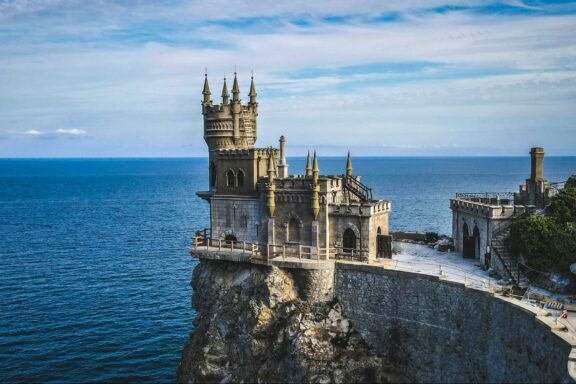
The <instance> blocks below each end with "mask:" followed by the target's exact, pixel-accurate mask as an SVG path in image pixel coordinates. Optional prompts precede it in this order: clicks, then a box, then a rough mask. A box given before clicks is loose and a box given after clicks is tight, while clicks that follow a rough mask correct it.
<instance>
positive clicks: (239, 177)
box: [236, 169, 244, 187]
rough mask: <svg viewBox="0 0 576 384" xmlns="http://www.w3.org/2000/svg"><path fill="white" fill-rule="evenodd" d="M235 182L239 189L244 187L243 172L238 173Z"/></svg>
mask: <svg viewBox="0 0 576 384" xmlns="http://www.w3.org/2000/svg"><path fill="white" fill-rule="evenodd" d="M236 180H237V183H238V184H237V185H238V186H239V187H243V186H244V171H242V170H241V169H240V170H239V171H238V176H237V177H236Z"/></svg>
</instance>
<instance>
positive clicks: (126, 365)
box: [0, 157, 576, 383]
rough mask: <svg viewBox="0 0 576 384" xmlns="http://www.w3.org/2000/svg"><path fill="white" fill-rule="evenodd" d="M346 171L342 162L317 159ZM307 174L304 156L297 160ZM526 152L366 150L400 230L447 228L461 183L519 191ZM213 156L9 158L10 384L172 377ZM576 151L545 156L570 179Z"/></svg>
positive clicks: (3, 172)
mask: <svg viewBox="0 0 576 384" xmlns="http://www.w3.org/2000/svg"><path fill="white" fill-rule="evenodd" d="M319 160H320V161H319V164H320V171H321V173H323V174H328V173H334V174H342V173H344V168H345V163H346V162H345V159H344V158H320V159H319ZM289 163H290V171H291V173H303V170H304V163H305V159H302V158H298V159H289ZM529 163H530V161H529V158H528V157H513V158H355V159H353V166H354V173H356V174H361V175H363V178H362V181H363V182H364V183H366V184H368V185H370V186H371V187H372V188H373V192H374V195H375V196H376V197H379V198H383V199H389V200H392V209H393V212H392V214H391V217H390V228H391V230H408V231H435V232H440V233H447V234H449V233H450V217H451V214H450V209H449V201H448V199H449V198H450V197H451V196H453V195H454V194H455V193H456V192H476V191H482V192H483V191H490V192H499V191H515V190H517V187H518V184H519V183H522V182H523V181H524V179H526V178H527V177H528V176H529V172H530V170H529V167H530V164H529ZM207 169H208V166H207V159H204V158H200V159H82V160H80V159H73V160H68V159H67V160H60V159H58V160H57V159H54V160H10V159H6V160H0V241H1V242H0V382H3V383H6V382H24V381H26V382H66V383H71V382H74V383H78V382H101V381H106V382H167V381H174V379H175V372H176V367H177V365H178V361H179V358H180V352H181V350H182V347H183V345H184V342H185V341H186V339H187V338H188V335H189V333H190V332H191V331H192V330H193V326H192V320H193V318H194V316H195V313H194V311H193V310H192V308H191V303H190V301H191V296H192V290H191V288H190V277H191V273H192V269H193V268H194V265H195V261H193V260H192V259H191V258H190V256H189V255H188V253H187V249H188V247H189V245H190V237H191V236H192V234H193V233H194V230H195V229H198V228H202V227H205V226H207V224H208V217H209V216H208V206H207V204H206V203H205V202H203V201H201V200H200V199H199V198H198V197H196V196H195V192H196V191H198V190H204V189H206V187H207V183H208V182H207ZM572 173H576V157H547V158H546V159H545V176H546V177H547V178H548V180H550V181H560V180H565V179H566V178H567V177H568V176H569V175H570V174H572Z"/></svg>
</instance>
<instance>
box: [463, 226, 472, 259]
mask: <svg viewBox="0 0 576 384" xmlns="http://www.w3.org/2000/svg"><path fill="white" fill-rule="evenodd" d="M462 256H464V258H465V259H473V258H474V239H473V238H472V236H470V230H469V229H468V224H466V223H464V225H463V226H462Z"/></svg>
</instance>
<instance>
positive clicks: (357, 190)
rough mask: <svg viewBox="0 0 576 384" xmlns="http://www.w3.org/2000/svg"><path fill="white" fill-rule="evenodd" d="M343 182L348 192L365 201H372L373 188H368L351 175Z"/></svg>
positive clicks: (345, 176) (345, 177)
mask: <svg viewBox="0 0 576 384" xmlns="http://www.w3.org/2000/svg"><path fill="white" fill-rule="evenodd" d="M343 181H344V183H343V186H344V188H345V189H346V190H347V191H349V192H352V193H353V194H354V195H356V197H358V198H359V199H361V200H363V201H372V189H371V188H369V187H367V186H366V185H364V184H362V183H361V182H359V181H358V180H356V179H355V178H354V177H352V176H349V175H344V179H343Z"/></svg>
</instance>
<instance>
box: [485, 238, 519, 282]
mask: <svg viewBox="0 0 576 384" xmlns="http://www.w3.org/2000/svg"><path fill="white" fill-rule="evenodd" d="M490 250H491V251H494V254H495V255H496V257H497V258H498V260H499V261H500V263H501V264H502V266H504V270H506V273H508V276H510V278H511V279H512V281H513V282H514V285H516V286H517V285H519V284H520V269H518V276H516V277H517V279H516V278H515V277H514V274H513V273H512V272H511V271H510V269H508V265H506V262H505V261H504V259H503V258H502V256H500V253H499V252H498V250H497V249H496V248H494V247H491V248H490Z"/></svg>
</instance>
